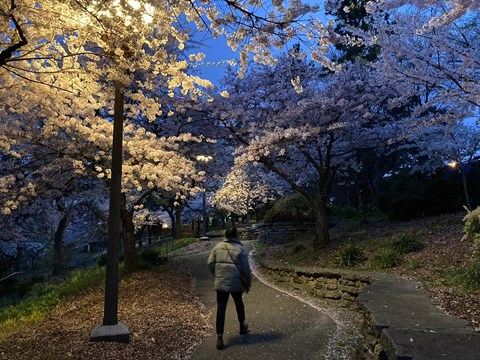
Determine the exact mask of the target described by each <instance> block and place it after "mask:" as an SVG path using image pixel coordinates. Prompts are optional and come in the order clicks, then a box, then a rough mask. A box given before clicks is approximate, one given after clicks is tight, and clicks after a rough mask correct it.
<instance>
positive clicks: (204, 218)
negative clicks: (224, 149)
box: [196, 155, 213, 240]
mask: <svg viewBox="0 0 480 360" xmlns="http://www.w3.org/2000/svg"><path fill="white" fill-rule="evenodd" d="M196 159H197V161H201V162H203V163H205V164H207V163H208V162H209V161H210V160H212V159H213V157H211V156H209V155H198V156H197V157H196ZM209 239H210V238H209V237H208V236H207V187H206V186H205V188H204V189H203V195H202V236H201V237H200V240H209Z"/></svg>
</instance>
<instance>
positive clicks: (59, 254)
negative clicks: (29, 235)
mask: <svg viewBox="0 0 480 360" xmlns="http://www.w3.org/2000/svg"><path fill="white" fill-rule="evenodd" d="M68 222H69V215H68V213H66V214H63V216H62V218H61V220H60V222H59V224H58V226H57V230H56V231H55V238H54V241H53V276H56V275H62V274H64V273H65V254H64V251H63V244H64V239H65V231H66V230H67V226H68Z"/></svg>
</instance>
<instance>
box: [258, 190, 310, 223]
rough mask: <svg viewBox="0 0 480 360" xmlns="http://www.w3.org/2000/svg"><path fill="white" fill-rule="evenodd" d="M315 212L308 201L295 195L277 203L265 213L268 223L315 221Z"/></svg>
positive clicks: (264, 218) (265, 219)
mask: <svg viewBox="0 0 480 360" xmlns="http://www.w3.org/2000/svg"><path fill="white" fill-rule="evenodd" d="M313 219H314V218H313V212H312V209H311V206H309V204H308V202H307V200H306V199H305V198H304V197H303V196H302V195H300V194H293V195H289V196H286V197H284V198H283V199H280V200H278V201H276V202H275V204H274V205H273V207H272V208H271V209H269V210H267V212H266V213H265V216H264V217H263V221H264V222H266V223H273V222H288V221H313Z"/></svg>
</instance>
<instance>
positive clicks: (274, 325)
mask: <svg viewBox="0 0 480 360" xmlns="http://www.w3.org/2000/svg"><path fill="white" fill-rule="evenodd" d="M244 245H245V246H246V247H247V248H248V249H249V248H251V245H250V244H249V243H248V242H244ZM207 257H208V252H203V253H200V254H195V255H188V256H182V259H184V260H186V261H188V263H189V266H190V268H191V269H192V270H193V271H192V272H193V275H194V276H195V277H196V279H197V282H198V283H197V291H198V292H199V294H200V296H201V298H202V301H203V303H204V304H205V305H206V306H207V308H208V309H209V310H210V311H211V313H212V318H211V324H212V325H213V324H214V317H215V311H216V303H215V292H214V291H213V276H212V275H211V274H210V273H209V271H208V268H207V265H206V263H207ZM244 302H245V309H246V315H247V323H248V324H249V328H250V330H251V331H250V333H249V334H247V335H245V336H240V335H239V327H238V321H237V318H236V313H235V304H234V303H233V299H230V300H229V303H228V307H227V319H226V323H225V334H224V341H225V349H224V350H222V351H219V350H217V349H216V348H215V343H216V335H215V331H214V330H212V335H211V336H209V337H207V338H206V339H205V341H204V342H203V343H202V345H200V347H199V348H198V349H197V351H196V352H195V354H194V356H193V360H203V359H209V360H211V359H235V360H238V359H245V360H247V359H248V360H255V359H261V360H290V359H291V360H302V359H308V360H313V359H322V358H323V356H324V355H325V352H326V347H327V345H328V341H329V340H330V336H332V334H333V333H334V332H335V324H334V323H333V321H332V320H331V319H330V318H329V317H328V316H326V315H325V314H324V313H322V312H319V311H318V310H316V309H314V308H312V307H311V306H309V305H307V304H304V303H302V302H300V301H299V300H297V299H295V298H293V297H291V296H289V295H286V294H284V293H282V292H280V291H277V290H275V289H272V288H270V287H268V286H266V285H264V284H262V283H261V282H259V281H258V279H256V278H254V280H253V285H252V289H251V291H250V292H249V293H248V294H245V295H244Z"/></svg>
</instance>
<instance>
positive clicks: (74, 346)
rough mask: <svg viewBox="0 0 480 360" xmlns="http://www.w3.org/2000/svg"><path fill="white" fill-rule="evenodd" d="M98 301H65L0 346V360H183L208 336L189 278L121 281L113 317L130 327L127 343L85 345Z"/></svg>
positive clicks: (161, 275)
mask: <svg viewBox="0 0 480 360" xmlns="http://www.w3.org/2000/svg"><path fill="white" fill-rule="evenodd" d="M103 296H104V293H103V289H102V288H98V289H96V290H90V291H88V292H85V293H83V294H78V295H76V296H72V297H70V298H67V299H64V300H63V301H62V303H61V304H60V305H59V306H57V307H56V308H55V310H54V311H53V312H52V313H51V314H50V315H49V316H48V317H47V319H46V320H45V321H44V322H42V323H39V324H38V325H35V326H32V327H30V328H28V329H26V330H23V331H20V332H19V333H16V334H14V335H12V336H10V337H9V338H7V339H6V340H5V341H4V342H2V343H0V359H5V360H23V359H25V360H47V359H48V360H56V359H58V360H60V359H62V360H65V359H99V360H100V359H102V360H109V359H111V360H114V359H115V360H119V359H129V360H132V359H135V360H152V359H156V360H162V359H165V360H172V359H188V358H189V357H190V355H191V353H192V351H193V350H194V348H195V347H196V346H197V345H198V344H199V343H200V342H201V341H202V340H203V338H204V337H205V336H206V335H207V334H208V332H209V331H210V324H209V323H208V321H207V316H208V315H207V311H206V309H205V308H204V307H203V305H202V304H201V303H200V301H199V299H198V297H197V296H196V295H195V293H194V292H193V284H192V282H191V280H190V278H188V277H187V276H186V275H185V274H183V273H182V272H178V271H168V272H158V271H141V272H138V273H135V274H133V275H129V276H127V277H125V278H124V279H123V280H122V281H121V284H120V290H119V296H120V300H119V315H118V318H119V321H121V322H123V323H125V324H126V325H127V326H128V327H129V331H130V342H129V343H128V344H120V343H108V342H90V341H89V340H90V332H91V330H92V329H93V328H94V327H95V326H97V325H99V324H101V323H102V318H103Z"/></svg>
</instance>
